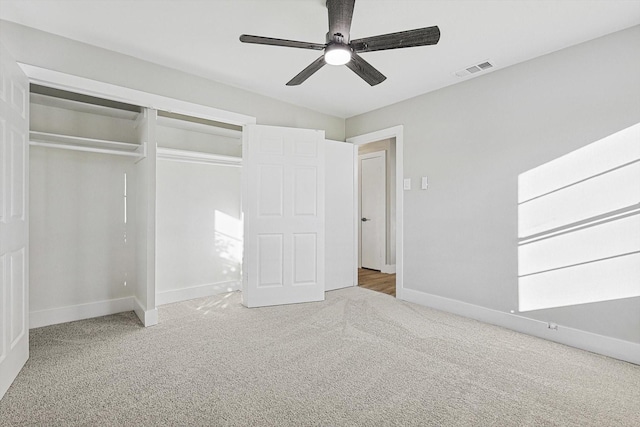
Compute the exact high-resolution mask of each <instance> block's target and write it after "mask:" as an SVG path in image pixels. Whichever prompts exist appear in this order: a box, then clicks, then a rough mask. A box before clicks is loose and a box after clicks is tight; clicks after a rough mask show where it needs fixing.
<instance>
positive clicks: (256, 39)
mask: <svg viewBox="0 0 640 427" xmlns="http://www.w3.org/2000/svg"><path fill="white" fill-rule="evenodd" d="M240 41H241V42H242V43H254V44H266V45H270V46H283V47H297V48H300V49H313V50H322V49H324V47H325V45H323V44H319V43H309V42H300V41H297V40H284V39H274V38H271V37H261V36H251V35H248V34H243V35H241V36H240Z"/></svg>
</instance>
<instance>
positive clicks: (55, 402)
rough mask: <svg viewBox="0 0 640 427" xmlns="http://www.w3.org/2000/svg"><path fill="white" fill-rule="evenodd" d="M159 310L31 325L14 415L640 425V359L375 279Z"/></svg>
mask: <svg viewBox="0 0 640 427" xmlns="http://www.w3.org/2000/svg"><path fill="white" fill-rule="evenodd" d="M159 315H160V322H161V323H160V324H158V325H157V326H153V327H150V328H143V327H142V326H141V325H140V323H139V322H138V321H137V319H136V317H135V315H134V314H133V313H131V312H130V313H122V314H117V315H112V316H106V317H100V318H95V319H89V320H83V321H78V322H72V323H67V324H61V325H54V326H48V327H44V328H39V329H34V330H32V331H31V337H30V339H31V358H30V359H29V361H28V362H27V364H26V366H25V368H24V369H23V371H22V373H21V374H20V375H19V376H18V378H17V379H16V381H15V383H14V384H13V385H12V386H11V387H10V389H9V390H8V392H7V394H6V395H5V397H4V398H3V399H2V400H1V401H0V425H2V426H22V425H43V426H56V425H60V426H70V425H86V426H101V425H107V426H109V425H132V426H133V425H142V426H147V425H149V426H151V425H191V426H193V425H211V426H218V425H220V426H307V425H309V426H356V425H363V426H383V425H396V426H413V425H415V426H418V425H420V426H635V427H637V426H639V425H640V366H637V365H633V364H629V363H626V362H621V361H618V360H614V359H611V358H607V357H604V356H599V355H596V354H592V353H588V352H585V351H581V350H577V349H574V348H571V347H567V346H563V345H560V344H556V343H552V342H549V341H545V340H542V339H538V338H534V337H530V336H527V335H522V334H519V333H516V332H512V331H509V330H506V329H503V328H500V327H495V326H490V325H486V324H483V323H480V322H476V321H473V320H469V319H465V318H462V317H458V316H455V315H451V314H447V313H443V312H439V311H436V310H432V309H429V308H425V307H421V306H417V305H414V304H410V303H406V302H401V301H397V300H396V299H394V298H393V297H390V296H388V295H384V294H381V293H377V292H373V291H370V290H367V289H362V288H358V287H356V288H348V289H343V290H338V291H332V292H328V293H327V298H326V301H324V302H320V303H309V304H296V305H288V306H279V307H267V308H259V309H247V308H244V307H242V306H241V304H240V294H239V293H237V292H234V293H229V294H223V295H218V296H215V297H209V298H203V299H198V300H192V301H187V302H182V303H176V304H170V305H166V306H162V307H160V309H159Z"/></svg>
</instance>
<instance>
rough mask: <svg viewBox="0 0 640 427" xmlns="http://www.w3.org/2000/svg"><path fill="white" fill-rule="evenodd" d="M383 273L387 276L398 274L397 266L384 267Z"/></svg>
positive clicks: (386, 265) (387, 265) (388, 265)
mask: <svg viewBox="0 0 640 427" xmlns="http://www.w3.org/2000/svg"><path fill="white" fill-rule="evenodd" d="M380 272H381V273H385V274H396V265H395V264H385V265H383V266H382V270H380Z"/></svg>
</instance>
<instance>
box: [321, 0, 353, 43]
mask: <svg viewBox="0 0 640 427" xmlns="http://www.w3.org/2000/svg"><path fill="white" fill-rule="evenodd" d="M355 3H356V0H327V9H329V34H328V40H327V43H329V42H331V41H334V37H333V36H334V35H335V34H342V37H343V38H342V41H343V42H344V43H349V39H350V38H349V34H350V32H351V19H352V18H353V7H354V6H355Z"/></svg>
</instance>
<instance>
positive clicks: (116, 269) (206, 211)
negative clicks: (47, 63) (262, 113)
mask: <svg viewBox="0 0 640 427" xmlns="http://www.w3.org/2000/svg"><path fill="white" fill-rule="evenodd" d="M240 162H241V127H239V126H232V125H227V124H224V123H219V122H214V121H210V120H205V119H202V118H196V117H190V116H186V115H180V114H174V113H171V112H167V111H157V110H156V109H151V108H145V107H140V106H136V105H131V104H126V103H122V102H116V101H111V100H108V99H103V98H98V97H93V96H88V95H83V94H78V93H74V92H69V91H64V90H59V89H52V88H49V87H46V86H39V85H35V84H32V85H31V90H30V173H29V179H30V184H29V188H30V215H31V216H30V225H29V229H30V236H29V244H30V268H29V272H30V327H32V328H33V327H38V326H44V325H48V324H53V323H60V322H65V321H71V320H77V319H81V318H87V317H94V316H100V315H105V314H110V313H116V312H121V311H129V310H135V312H136V314H137V315H138V316H139V317H140V319H141V321H142V322H143V324H145V325H152V324H155V323H157V309H156V307H157V305H158V304H164V303H168V302H174V301H180V300H184V299H189V298H194V297H198V296H203V295H210V294H212V293H215V292H218V291H226V290H231V289H236V288H237V287H238V282H239V280H240V265H241V264H240V262H241V251H242V223H241V216H240V170H241V169H240V166H241V163H240Z"/></svg>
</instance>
